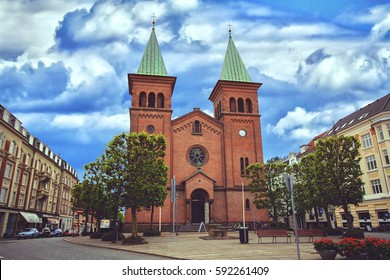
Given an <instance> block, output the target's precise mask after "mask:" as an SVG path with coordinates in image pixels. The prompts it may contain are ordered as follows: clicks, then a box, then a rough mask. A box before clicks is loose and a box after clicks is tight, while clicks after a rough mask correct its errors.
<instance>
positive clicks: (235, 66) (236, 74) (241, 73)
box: [220, 29, 251, 82]
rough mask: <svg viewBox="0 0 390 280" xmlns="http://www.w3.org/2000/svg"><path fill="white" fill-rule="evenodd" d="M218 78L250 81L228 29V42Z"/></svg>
mask: <svg viewBox="0 0 390 280" xmlns="http://www.w3.org/2000/svg"><path fill="white" fill-rule="evenodd" d="M220 80H225V81H236V82H251V78H250V77H249V74H248V71H247V70H246V68H245V65H244V62H242V59H241V57H240V54H239V53H238V51H237V48H236V46H235V45H234V42H233V39H232V36H231V30H230V29H229V43H228V46H227V49H226V54H225V60H224V62H223V67H222V73H221V77H220Z"/></svg>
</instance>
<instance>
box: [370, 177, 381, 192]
mask: <svg viewBox="0 0 390 280" xmlns="http://www.w3.org/2000/svg"><path fill="white" fill-rule="evenodd" d="M371 186H372V192H373V193H382V186H381V181H380V180H379V179H376V180H372V181H371Z"/></svg>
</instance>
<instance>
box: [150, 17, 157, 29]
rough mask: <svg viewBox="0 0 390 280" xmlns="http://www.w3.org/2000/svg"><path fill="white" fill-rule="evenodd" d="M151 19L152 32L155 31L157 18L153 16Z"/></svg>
mask: <svg viewBox="0 0 390 280" xmlns="http://www.w3.org/2000/svg"><path fill="white" fill-rule="evenodd" d="M151 18H152V30H154V25H155V24H156V18H157V17H156V16H155V15H154V14H153V15H152V16H151Z"/></svg>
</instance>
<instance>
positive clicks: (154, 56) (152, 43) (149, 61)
mask: <svg viewBox="0 0 390 280" xmlns="http://www.w3.org/2000/svg"><path fill="white" fill-rule="evenodd" d="M137 74H145V75H155V76H167V75H168V74H167V69H166V68H165V64H164V59H163V57H162V55H161V51H160V46H159V45H158V41H157V37H156V32H155V31H154V28H153V29H152V33H151V34H150V37H149V41H148V44H147V45H146V49H145V52H144V55H143V57H142V60H141V64H140V65H139V68H138V71H137Z"/></svg>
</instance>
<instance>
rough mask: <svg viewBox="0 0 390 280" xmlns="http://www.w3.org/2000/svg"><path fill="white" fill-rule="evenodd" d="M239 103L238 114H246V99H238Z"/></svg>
mask: <svg viewBox="0 0 390 280" xmlns="http://www.w3.org/2000/svg"><path fill="white" fill-rule="evenodd" d="M237 103H238V112H241V113H244V112H245V108H244V99H242V98H238V100H237Z"/></svg>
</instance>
